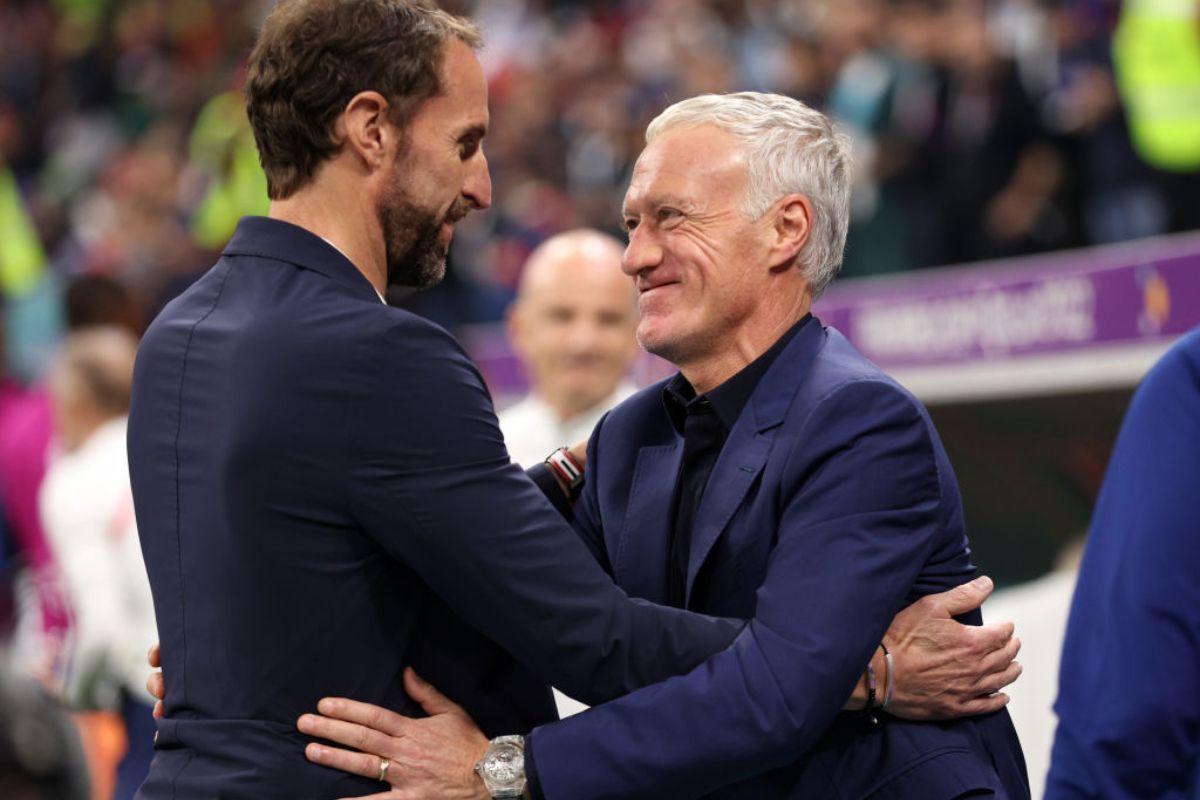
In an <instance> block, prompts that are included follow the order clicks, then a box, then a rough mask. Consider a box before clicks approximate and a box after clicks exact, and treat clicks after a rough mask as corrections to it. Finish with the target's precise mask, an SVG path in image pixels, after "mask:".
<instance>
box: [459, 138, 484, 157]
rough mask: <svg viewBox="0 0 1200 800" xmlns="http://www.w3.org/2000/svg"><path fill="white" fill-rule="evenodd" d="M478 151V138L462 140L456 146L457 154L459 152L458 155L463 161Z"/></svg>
mask: <svg viewBox="0 0 1200 800" xmlns="http://www.w3.org/2000/svg"><path fill="white" fill-rule="evenodd" d="M478 151H479V140H478V139H471V140H469V141H466V142H463V143H462V144H460V145H459V147H458V154H459V156H461V157H462V159H463V160H464V161H466V160H467V159H468V158H470V157H471V156H473V155H475V153H476V152H478Z"/></svg>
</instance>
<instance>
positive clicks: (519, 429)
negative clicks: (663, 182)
mask: <svg viewBox="0 0 1200 800" xmlns="http://www.w3.org/2000/svg"><path fill="white" fill-rule="evenodd" d="M623 250H624V246H623V245H622V244H621V242H620V241H619V240H618V239H616V238H614V237H612V236H609V235H607V234H604V233H601V232H599V231H595V230H586V229H584V230H573V231H568V232H566V233H561V234H559V235H557V236H554V237H551V238H550V239H547V240H546V241H545V242H543V243H542V244H541V245H540V246H539V247H538V248H537V249H536V250H534V251H533V253H532V254H530V256H529V260H528V261H526V262H525V269H524V271H523V272H522V274H521V283H520V286H519V287H518V290H517V299H516V301H515V302H514V303H513V304H512V306H511V307H510V308H509V312H508V334H509V338H510V339H511V341H512V344H513V349H514V350H515V351H516V353H517V356H518V357H519V358H520V359H521V362H522V364H524V366H525V370H526V372H527V374H528V376H529V383H530V392H529V395H528V396H527V397H525V398H524V399H523V400H521V401H520V402H518V403H517V404H516V405H513V406H512V407H510V408H508V409H506V410H505V411H502V412H501V413H500V414H499V420H500V430H501V432H503V434H504V442H505V444H506V445H507V446H508V452H509V454H510V455H511V456H512V459H513V461H515V462H517V463H518V464H520V465H522V466H524V467H528V466H531V465H533V464H536V463H537V462H539V461H541V460H543V459H544V458H545V457H546V456H547V455H548V454H549V453H550V452H551V451H552V450H554V449H555V448H558V447H563V446H568V445H573V444H575V443H576V442H579V441H581V440H585V439H587V438H588V436H590V435H591V433H592V428H593V427H595V425H596V423H597V422H599V420H600V417H602V416H603V415H604V413H605V412H606V411H608V410H609V409H610V408H612V407H613V406H615V405H616V404H617V403H619V402H621V401H622V400H624V399H625V398H626V397H628V396H629V395H630V394H632V393H633V391H634V387H633V385H632V384H630V383H629V382H628V381H627V380H626V375H627V373H628V372H629V368H630V366H631V365H632V364H633V361H634V359H635V358H637V356H638V352H639V351H638V346H637V340H636V339H635V338H634V331H635V330H636V328H637V293H636V292H635V291H634V288H633V283H632V281H630V280H629V278H628V277H627V276H625V275H624V274H623V273H622V272H621V253H622V251H623Z"/></svg>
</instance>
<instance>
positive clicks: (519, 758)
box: [483, 743, 525, 791]
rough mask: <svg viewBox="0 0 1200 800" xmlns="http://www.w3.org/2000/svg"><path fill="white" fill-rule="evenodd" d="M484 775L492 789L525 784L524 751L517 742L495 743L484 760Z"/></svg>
mask: <svg viewBox="0 0 1200 800" xmlns="http://www.w3.org/2000/svg"><path fill="white" fill-rule="evenodd" d="M483 775H484V778H485V782H486V784H487V786H488V788H489V789H491V790H492V791H495V790H496V789H502V788H508V787H513V786H517V785H518V784H524V782H525V753H524V751H523V750H522V749H521V747H520V746H519V745H516V744H508V743H505V744H496V745H493V746H492V748H491V749H490V751H489V752H488V754H487V758H485V759H484V761H483ZM522 788H524V787H522Z"/></svg>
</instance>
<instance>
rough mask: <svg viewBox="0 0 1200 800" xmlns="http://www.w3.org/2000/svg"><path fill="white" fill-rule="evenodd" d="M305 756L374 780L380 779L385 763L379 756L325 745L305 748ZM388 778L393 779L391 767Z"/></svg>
mask: <svg viewBox="0 0 1200 800" xmlns="http://www.w3.org/2000/svg"><path fill="white" fill-rule="evenodd" d="M304 755H305V757H306V758H308V760H309V761H311V762H313V763H314V764H320V765H321V766H323V767H332V768H334V769H340V770H341V771H342V772H350V773H353V774H354V775H361V776H363V777H364V778H373V779H378V778H379V765H380V763H381V762H382V761H383V759H381V758H380V757H379V756H373V755H368V754H367V753H353V752H351V751H349V750H342V749H341V748H339V747H326V746H325V745H323V744H310V745H308V746H307V747H305V748H304ZM388 777H389V778H391V777H392V769H391V767H389V768H388ZM384 796H386V793H385V795H384Z"/></svg>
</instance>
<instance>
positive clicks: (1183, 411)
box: [1046, 332, 1200, 800]
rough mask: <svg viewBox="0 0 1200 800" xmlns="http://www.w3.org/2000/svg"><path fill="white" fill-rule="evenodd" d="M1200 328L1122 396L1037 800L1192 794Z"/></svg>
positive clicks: (1199, 700)
mask: <svg viewBox="0 0 1200 800" xmlns="http://www.w3.org/2000/svg"><path fill="white" fill-rule="evenodd" d="M1198 492H1200V332H1196V333H1192V334H1191V335H1189V336H1188V337H1187V338H1186V339H1184V340H1183V341H1182V342H1181V343H1180V344H1179V345H1176V347H1175V348H1174V349H1173V350H1172V351H1171V352H1170V353H1168V355H1166V356H1165V357H1164V358H1163V359H1162V360H1161V361H1160V362H1159V364H1158V365H1156V366H1155V367H1154V368H1153V369H1152V370H1151V371H1150V373H1149V375H1148V376H1147V377H1146V379H1145V381H1144V382H1143V383H1142V385H1141V387H1139V388H1138V390H1137V392H1136V393H1135V395H1134V398H1133V401H1132V403H1131V404H1130V407H1129V412H1128V414H1127V415H1126V417H1125V421H1124V423H1123V424H1122V426H1121V432H1120V435H1119V436H1118V438H1117V444H1116V448H1115V449H1114V451H1113V455H1112V459H1111V461H1110V462H1109V466H1108V472H1107V474H1106V476H1105V480H1104V487H1103V489H1102V490H1101V492H1100V499H1099V502H1098V503H1097V505H1096V510H1095V513H1094V515H1093V519H1092V527H1091V531H1090V533H1089V536H1088V541H1087V548H1086V551H1085V553H1084V557H1083V563H1082V566H1081V568H1080V573H1079V582H1078V584H1077V586H1076V589H1075V597H1074V600H1073V602H1072V605H1071V616H1070V620H1069V622H1068V625H1067V635H1066V641H1065V644H1064V647H1063V657H1062V667H1061V673H1060V677H1059V695H1058V701H1057V702H1056V703H1055V711H1056V712H1057V714H1058V717H1059V725H1058V730H1057V733H1056V735H1055V742H1054V750H1053V755H1052V758H1051V766H1050V774H1049V778H1048V780H1047V790H1046V798H1047V800H1067V799H1068V798H1091V797H1104V798H1106V800H1143V799H1144V798H1149V797H1154V798H1185V797H1192V796H1193V792H1194V791H1195V786H1196V770H1197V766H1198V765H1200V741H1198V739H1200V581H1198V580H1197V575H1198V574H1200V500H1198V499H1197V498H1198V496H1200V495H1198Z"/></svg>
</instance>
